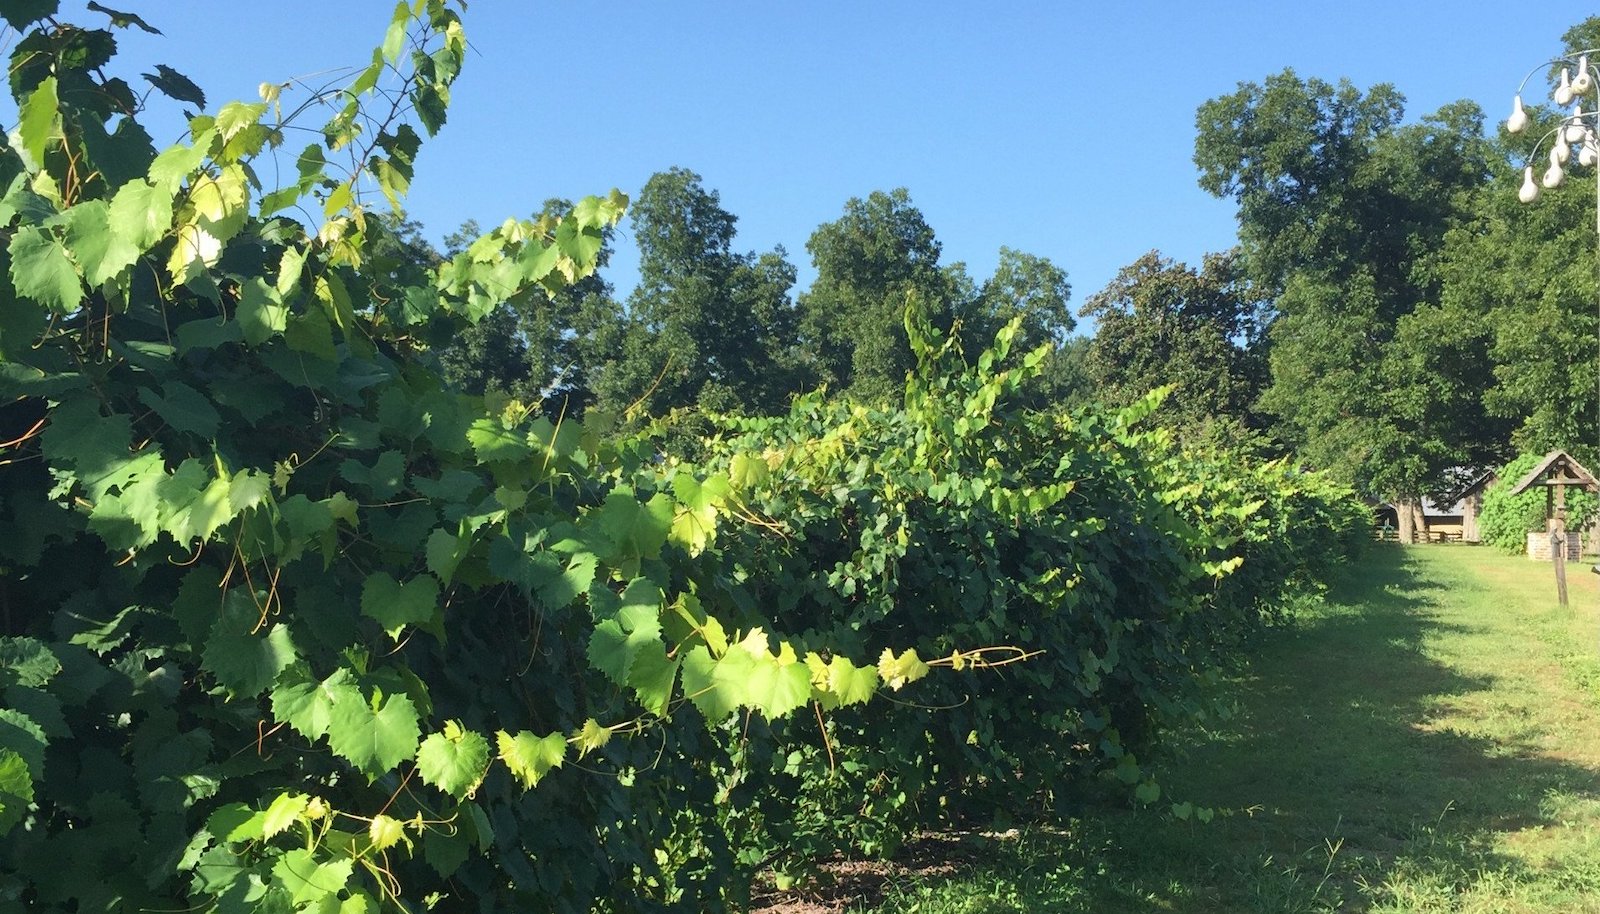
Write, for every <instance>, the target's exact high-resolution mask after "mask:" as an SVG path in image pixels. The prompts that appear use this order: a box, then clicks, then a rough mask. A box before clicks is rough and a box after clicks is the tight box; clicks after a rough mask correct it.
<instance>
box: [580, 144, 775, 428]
mask: <svg viewBox="0 0 1600 914" xmlns="http://www.w3.org/2000/svg"><path fill="white" fill-rule="evenodd" d="M631 217H632V220H633V229H634V234H635V237H636V238H637V240H638V244H639V285H638V287H637V288H636V289H635V290H634V292H633V294H632V295H631V296H629V298H628V301H627V307H626V309H625V310H623V311H622V312H620V313H617V314H616V315H615V316H614V317H613V318H612V319H609V320H608V319H606V316H605V315H604V314H598V313H596V312H595V311H594V310H593V309H591V310H590V311H589V312H588V318H587V319H586V321H585V324H586V326H585V333H584V334H583V336H582V337H581V341H580V347H581V348H582V350H583V351H584V352H585V353H586V354H587V357H586V362H587V364H589V365H591V366H593V370H594V372H595V376H596V377H595V391H596V398H597V400H598V402H599V403H600V405H601V406H602V407H605V408H607V409H610V410H623V409H626V408H628V407H630V406H633V405H635V404H637V405H638V406H639V407H640V408H642V409H644V410H646V411H647V412H649V413H651V414H659V413H662V412H665V411H667V410H670V409H672V408H674V407H681V406H692V405H698V406H703V407H707V408H710V409H714V410H718V411H724V412H745V413H757V414H769V413H775V412H778V411H781V410H782V409H784V408H785V407H786V405H787V402H788V397H789V395H790V394H791V393H792V392H794V391H795V390H797V389H799V388H801V387H802V386H803V385H804V378H805V374H804V372H803V371H802V369H801V366H800V364H799V360H798V359H799V357H798V355H797V351H796V328H797V321H798V315H797V313H796V311H795V307H794V304H793V302H792V300H791V299H790V297H789V294H790V290H791V289H792V287H793V286H794V281H795V270H794V267H793V265H791V264H790V263H789V262H788V260H787V258H786V255H785V253H784V251H783V249H782V248H778V249H777V250H774V251H770V252H767V253H764V254H754V253H739V252H736V251H735V250H734V249H733V241H734V236H735V224H736V223H737V221H738V219H737V217H736V216H734V215H733V214H732V213H730V212H728V211H727V210H726V209H723V208H722V204H721V201H720V198H719V197H718V195H717V192H716V191H714V190H708V189H706V188H705V187H704V185H703V184H702V183H701V179H700V176H699V175H697V174H695V173H694V172H692V171H689V170H687V169H683V168H672V169H670V170H668V171H664V172H660V173H658V174H656V175H653V176H652V177H651V178H650V180H649V181H648V182H646V184H645V186H644V189H643V190H641V191H640V192H639V195H638V198H637V200H636V202H635V203H634V205H633V208H632V210H631Z"/></svg>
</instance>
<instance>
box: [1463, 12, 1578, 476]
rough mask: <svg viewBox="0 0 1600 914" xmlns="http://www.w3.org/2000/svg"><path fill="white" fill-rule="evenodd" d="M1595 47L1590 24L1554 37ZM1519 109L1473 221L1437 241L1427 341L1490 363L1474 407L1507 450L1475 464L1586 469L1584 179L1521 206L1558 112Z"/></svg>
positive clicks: (1568, 49)
mask: <svg viewBox="0 0 1600 914" xmlns="http://www.w3.org/2000/svg"><path fill="white" fill-rule="evenodd" d="M1597 42H1600V17H1591V18H1589V19H1586V20H1584V21H1583V22H1581V23H1579V24H1578V25H1576V26H1574V27H1573V28H1572V29H1570V30H1568V31H1567V33H1566V34H1565V35H1564V36H1563V38H1562V43H1563V45H1564V51H1565V53H1566V54H1568V55H1574V56H1575V55H1576V53H1577V52H1578V51H1580V50H1582V49H1584V48H1590V47H1594V46H1595V45H1596V43H1597ZM1528 101H1529V102H1532V101H1533V99H1531V98H1529V99H1528ZM1529 112H1530V114H1531V115H1532V116H1533V121H1532V123H1531V124H1530V125H1529V127H1528V128H1527V129H1526V130H1525V131H1524V132H1523V133H1522V134H1520V135H1511V134H1507V133H1504V132H1502V133H1501V135H1500V137H1501V145H1500V146H1499V147H1498V153H1499V154H1498V155H1497V156H1496V157H1495V161H1494V165H1495V168H1494V179H1493V181H1492V182H1490V183H1487V184H1485V185H1484V186H1483V187H1481V188H1480V189H1479V191H1478V193H1477V194H1476V195H1475V196H1474V198H1473V202H1472V211H1473V217H1472V219H1471V220H1470V221H1468V222H1466V223H1465V224H1463V225H1462V226H1461V227H1460V228H1458V229H1457V230H1455V231H1453V232H1451V233H1450V235H1449V236H1448V239H1447V243H1446V246H1445V250H1444V254H1443V256H1442V257H1441V261H1440V267H1439V269H1440V273H1441V276H1442V278H1443V282H1444V296H1443V300H1442V302H1441V310H1442V311H1443V312H1444V314H1445V316H1443V317H1441V319H1440V320H1439V321H1438V324H1439V325H1440V330H1441V332H1440V334H1439V335H1438V336H1437V337H1436V338H1435V340H1439V339H1442V340H1449V339H1451V338H1452V336H1451V334H1452V333H1453V334H1455V335H1457V336H1459V335H1461V334H1463V333H1470V334H1471V335H1472V338H1473V340H1474V345H1475V350H1476V351H1475V352H1474V356H1475V357H1476V358H1477V359H1478V360H1479V362H1480V364H1489V365H1492V366H1493V368H1492V378H1493V381H1492V383H1491V384H1490V385H1489V386H1488V388H1487V389H1486V390H1485V391H1483V398H1482V400H1483V407H1484V410H1485V412H1486V413H1488V415H1489V416H1490V417H1491V418H1492V419H1493V420H1495V421H1498V422H1499V423H1501V425H1502V426H1503V428H1504V437H1507V438H1509V439H1510V445H1509V446H1508V447H1504V448H1502V449H1501V451H1500V452H1499V453H1498V454H1496V455H1494V456H1495V457H1496V458H1497V459H1491V460H1485V461H1483V462H1482V464H1481V465H1486V466H1492V465H1494V464H1496V463H1499V462H1501V461H1503V460H1505V459H1507V458H1509V457H1510V456H1511V455H1512V454H1513V453H1516V452H1524V453H1528V452H1531V453H1535V454H1542V453H1544V452H1546V451H1548V450H1550V449H1553V448H1563V449H1569V450H1571V451H1573V452H1574V453H1575V454H1576V455H1577V456H1578V457H1579V459H1580V460H1583V461H1585V462H1586V463H1587V462H1590V461H1594V460H1596V459H1600V440H1597V434H1600V416H1597V408H1600V402H1597V399H1600V378H1597V377H1596V373H1597V371H1600V343H1597V340H1596V334H1597V332H1600V327H1597V317H1600V315H1597V312H1596V309H1597V307H1600V306H1597V300H1600V286H1597V282H1596V271H1597V269H1600V239H1597V238H1596V232H1595V224H1594V223H1595V212H1594V201H1595V188H1594V186H1593V185H1592V184H1591V182H1592V181H1593V180H1594V179H1595V175H1594V174H1593V172H1592V171H1587V170H1585V169H1583V168H1581V167H1580V168H1577V169H1574V172H1575V173H1574V174H1572V175H1570V176H1569V178H1568V180H1567V181H1566V182H1565V183H1564V184H1563V185H1561V186H1559V187H1556V188H1551V189H1543V190H1542V191H1541V193H1540V196H1539V199H1538V200H1537V201H1535V202H1534V203H1532V204H1523V203H1521V202H1520V201H1519V200H1518V194H1517V191H1518V185H1519V184H1520V183H1521V182H1522V180H1523V173H1522V166H1523V163H1524V162H1525V161H1528V160H1529V159H1535V160H1539V161H1537V162H1536V166H1537V167H1536V173H1537V172H1542V171H1543V167H1544V166H1543V162H1542V160H1543V158H1544V156H1545V154H1546V153H1547V152H1548V150H1549V143H1548V140H1546V141H1544V142H1543V143H1541V142H1540V138H1541V137H1546V138H1547V137H1549V135H1550V131H1552V130H1553V129H1554V128H1555V127H1556V126H1557V124H1558V122H1559V121H1560V120H1561V119H1562V118H1563V117H1565V116H1566V115H1567V112H1566V111H1564V110H1553V109H1550V108H1548V107H1541V106H1536V105H1530V107H1529Z"/></svg>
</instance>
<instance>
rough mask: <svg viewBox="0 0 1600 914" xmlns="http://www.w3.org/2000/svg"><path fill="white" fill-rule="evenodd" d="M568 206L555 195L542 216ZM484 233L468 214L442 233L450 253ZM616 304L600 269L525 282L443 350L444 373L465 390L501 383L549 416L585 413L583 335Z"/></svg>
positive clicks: (589, 398) (607, 253) (601, 255)
mask: <svg viewBox="0 0 1600 914" xmlns="http://www.w3.org/2000/svg"><path fill="white" fill-rule="evenodd" d="M571 209H572V203H571V202H570V201H568V200H561V199H554V198H553V199H550V200H546V201H545V203H544V208H543V209H542V210H541V211H540V213H539V216H538V218H539V219H543V220H546V221H548V220H551V219H554V218H556V217H557V216H558V215H559V214H561V213H566V212H570V211H571ZM480 234H481V229H480V228H479V226H478V224H477V222H475V221H473V220H470V219H469V220H468V221H467V222H465V223H463V224H462V225H461V226H460V227H459V228H458V229H457V230H456V231H455V232H452V233H451V234H450V235H447V236H445V239H444V243H445V254H446V256H448V257H455V256H457V255H460V254H463V253H466V252H467V245H468V244H469V243H471V241H472V240H473V239H476V238H477V237H478V236H479V235H480ZM612 234H613V231H612V230H611V229H610V228H607V229H606V231H605V233H604V236H603V240H602V243H601V247H600V250H599V251H598V253H597V254H596V264H597V266H598V267H599V268H602V269H603V268H604V267H605V265H606V264H607V263H608V262H609V261H610V259H611V240H612ZM437 256H438V255H435V257H437ZM468 256H469V257H470V256H471V255H470V254H468ZM617 310H618V308H617V304H616V301H615V299H614V298H613V297H612V292H611V285H610V283H608V282H606V281H605V279H604V278H603V277H602V276H601V275H600V274H599V273H598V272H596V273H592V274H590V275H588V276H584V277H582V278H580V279H578V280H577V281H576V282H573V283H571V284H570V285H568V286H565V287H563V288H561V289H558V290H556V291H554V292H552V291H549V290H547V289H545V288H543V287H534V288H532V289H528V290H524V291H523V292H522V294H520V295H517V296H515V297H513V298H512V299H510V300H509V301H507V302H505V303H503V304H501V305H499V306H497V307H496V308H495V309H494V310H493V311H491V312H490V313H489V314H487V315H486V316H485V317H484V318H483V319H482V320H480V321H479V322H478V323H476V324H474V325H473V326H471V327H469V328H467V329H466V330H465V331H463V332H462V333H460V334H458V335H456V336H455V337H453V338H452V339H451V340H450V342H449V344H448V346H447V347H446V348H445V349H444V350H443V351H442V352H441V353H440V360H441V362H442V364H443V366H444V372H445V379H446V380H447V381H449V382H450V383H451V384H452V385H454V386H456V387H458V388H459V389H461V390H464V391H466V392H468V393H474V394H480V393H485V392H489V391H496V392H500V393H505V394H508V395H510V396H512V397H515V398H516V399H519V400H523V401H529V402H535V403H539V404H541V408H542V411H543V412H545V413H546V414H548V415H551V416H557V415H563V414H565V415H573V416H578V415H582V414H583V412H584V410H585V409H586V408H587V407H588V406H590V405H591V404H592V403H593V402H594V392H593V390H592V389H591V381H590V374H591V369H590V365H589V364H588V362H587V360H586V353H585V351H584V338H585V337H586V336H589V335H592V334H593V332H594V326H595V324H596V323H597V322H601V321H605V320H610V319H613V317H614V315H615V314H616V312H617Z"/></svg>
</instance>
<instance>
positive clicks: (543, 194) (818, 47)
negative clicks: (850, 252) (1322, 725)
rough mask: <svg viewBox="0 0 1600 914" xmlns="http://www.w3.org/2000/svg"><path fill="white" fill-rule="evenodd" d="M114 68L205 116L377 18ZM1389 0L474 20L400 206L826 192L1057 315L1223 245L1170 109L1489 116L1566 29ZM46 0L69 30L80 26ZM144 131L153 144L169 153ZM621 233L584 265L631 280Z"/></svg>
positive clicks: (159, 1) (1527, 18) (220, 30)
mask: <svg viewBox="0 0 1600 914" xmlns="http://www.w3.org/2000/svg"><path fill="white" fill-rule="evenodd" d="M109 5H111V6H115V7H124V8H127V9H129V10H130V11H134V12H138V13H140V14H141V15H143V16H144V17H145V18H146V19H147V20H148V21H150V22H151V24H153V25H155V26H157V27H158V28H160V29H162V30H163V31H164V32H165V37H149V38H146V37H145V36H143V35H140V34H138V33H123V35H124V36H125V37H124V40H123V57H122V59H121V64H120V67H121V70H122V72H124V73H126V74H127V75H133V74H136V73H137V72H139V70H138V69H134V68H135V67H138V68H146V69H147V68H149V67H150V66H151V65H153V64H155V63H166V64H169V65H171V66H173V67H175V68H176V69H178V70H180V71H182V72H184V73H185V74H187V75H189V76H190V77H192V78H193V79H194V80H195V81H196V82H198V83H199V84H200V85H201V86H202V87H203V88H204V89H205V90H206V91H207V93H208V95H209V96H210V98H211V100H212V102H213V104H214V105H215V104H216V103H217V102H220V101H222V100H226V99H230V98H248V99H252V100H254V99H255V97H256V86H257V84H258V83H260V82H261V81H263V80H284V79H287V78H290V77H294V76H301V75H305V74H311V73H315V72H319V71H327V70H329V69H332V68H338V67H341V66H349V65H360V64H363V63H365V61H366V60H367V59H368V57H369V55H370V53H371V48H372V47H373V46H375V45H376V44H377V43H378V42H379V41H380V40H381V39H382V36H383V31H384V28H385V25H386V24H387V21H388V17H389V12H390V10H391V9H392V8H393V4H392V2H390V0H322V2H316V3H312V2H303V0H279V2H268V3H243V2H237V0H209V2H199V0H190V2H177V0H154V2H143V3H135V2H134V0H122V2H121V3H111V4H109ZM1517 6H1520V5H1514V4H1507V3H1493V4H1491V3H1480V2H1474V0H1467V2H1450V3H1436V2H1428V3H1417V2H1400V0H1389V2H1365V0H1363V2H1301V3H1295V4H1289V3H1279V2H1273V3H1268V2H1228V3H1221V2H1217V3H1205V2H1137V0H1135V2H1121V3H1118V2H1101V3H1095V4H1086V3H1078V2H1058V3H1045V2H1034V3H1005V2H988V3H970V2H969V3H946V2H927V0H924V2H883V3H861V2H855V3H845V2H817V3H795V2H789V3H780V2H749V0H746V2H706V3H688V2H674V3H668V2H655V3H643V2H590V3H560V4H557V3H546V2H539V3H527V2H509V0H474V2H473V3H472V4H471V6H470V8H469V9H468V11H467V12H466V14H465V16H464V21H465V25H466V32H467V36H468V39H469V41H470V42H471V43H472V45H473V47H474V49H475V53H473V54H472V55H471V57H470V59H469V62H468V66H467V69H466V71H465V73H464V74H463V75H462V77H461V79H460V80H459V81H458V82H457V84H456V87H455V90H454V100H453V104H452V107H451V112H450V122H449V124H448V125H447V126H446V127H445V129H444V131H443V132H442V133H441V134H440V136H438V137H437V138H435V139H434V140H433V141H431V142H430V143H428V144H427V145H425V147H424V149H423V152H422V154H421V156H420V157H419V161H418V168H417V176H416V180H415V182H414V184H413V193H412V196H411V199H410V202H409V214H410V215H411V216H412V217H414V218H416V219H419V220H420V221H422V222H423V223H424V225H425V226H426V227H427V229H428V234H429V235H430V236H432V237H434V238H435V239H437V238H439V237H440V236H442V235H444V234H445V233H447V232H449V231H450V230H451V229H453V228H454V227H455V226H456V225H458V224H459V223H460V222H461V221H463V220H464V219H467V218H474V219H477V220H478V221H479V222H480V223H483V224H485V225H490V224H494V223H497V222H499V221H500V220H501V219H503V218H504V217H506V216H510V215H527V214H529V213H530V212H532V211H534V210H537V209H538V207H539V205H540V203H541V201H543V200H544V199H545V198H547V197H551V196H565V197H579V196H582V195H584V194H588V193H604V192H605V191H607V190H609V189H610V188H612V187H619V188H621V189H622V190H624V191H626V192H629V193H632V192H633V191H635V190H637V189H638V187H639V186H640V185H642V184H643V183H644V181H645V179H646V178H648V177H649V175H650V174H651V173H653V172H655V171H659V170H662V169H665V168H667V167H670V166H673V165H681V166H684V167H687V168H690V169H693V170H695V171H697V172H698V173H700V174H701V175H702V176H703V178H704V181H705V184H706V186H708V187H710V188H713V189H715V190H717V191H719V192H720V194H721V197H722V203H723V206H724V207H725V208H726V209H728V210H729V211H731V212H733V213H734V214H735V215H737V216H738V217H739V238H738V241H737V244H738V246H739V247H740V248H741V249H746V250H767V249H770V248H772V247H773V246H775V245H779V244H781V245H783V246H785V247H786V248H787V249H788V251H789V255H790V259H791V260H792V261H794V262H795V263H796V264H797V266H799V268H800V270H801V284H802V287H803V285H804V284H805V283H806V282H808V281H809V278H810V276H811V272H810V264H809V258H808V257H807V256H806V253H805V242H806V239H807V238H808V237H809V236H810V234H811V232H812V231H813V230H814V229H815V228H816V227H817V225H819V224H820V223H823V222H826V221H829V220H832V219H835V218H837V217H838V215H839V214H840V212H841V210H842V207H843V205H844V202H845V201H846V199H848V198H849V197H852V196H864V195H866V194H868V193H870V192H871V191H873V190H879V189H884V190H887V189H891V188H894V187H902V186H903V187H906V188H908V189H909V190H910V192H911V196H912V200H913V201H914V202H915V203H916V205H917V206H918V207H919V208H920V209H921V210H922V211H923V213H924V214H925V216H926V217H927V219H928V221H929V223H930V224H931V225H932V226H933V228H934V229H935V231H936V232H937V234H938V237H939V239H940V241H941V242H942V243H943V245H944V260H945V262H951V261H964V262H965V263H966V264H967V265H968V268H969V270H970V271H971V272H972V274H973V275H974V277H975V278H977V279H979V280H981V279H982V278H983V277H985V276H986V275H987V274H988V273H989V272H990V271H991V270H992V269H993V266H994V263H995V258H996V253H997V251H998V249H999V248H1000V246H1001V245H1007V246H1010V247H1013V248H1018V249H1021V250H1024V251H1028V252H1030V253H1034V254H1038V255H1042V256H1047V257H1049V258H1051V259H1052V260H1054V261H1055V262H1056V263H1057V264H1058V265H1060V266H1061V267H1063V268H1064V269H1066V271H1067V273H1068V275H1069V277H1070V279H1071V281H1072V285H1073V304H1074V307H1076V306H1078V305H1081V304H1082V302H1083V301H1084V300H1085V299H1086V298H1087V297H1088V296H1089V295H1091V294H1093V293H1094V292H1095V291H1097V290H1099V289H1100V288H1102V287H1104V286H1105V284H1106V283H1107V282H1108V281H1110V279H1111V278H1112V277H1113V276H1114V275H1115V274H1116V271H1117V270H1118V269H1119V268H1120V267H1121V266H1123V265H1125V264H1127V263H1129V262H1131V261H1133V260H1134V259H1135V258H1137V257H1138V256H1139V255H1140V254H1142V253H1144V252H1145V251H1148V250H1150V249H1152V248H1156V249H1159V250H1161V251H1162V252H1163V253H1165V254H1167V255H1168V256H1171V257H1175V258H1177V259H1179V260H1184V261H1188V262H1191V263H1197V262H1198V261H1199V259H1200V257H1201V255H1202V254H1204V253H1205V252H1207V251H1214V250H1221V249H1225V248H1227V247H1229V246H1231V245H1232V244H1233V242H1234V220H1233V207H1232V205H1231V204H1230V203H1229V202H1227V201H1221V200H1217V199H1214V198H1212V197H1210V196H1209V195H1207V194H1206V193H1205V192H1203V191H1201V190H1200V189H1199V187H1198V186H1197V185H1196V183H1195V169H1194V165H1193V162H1192V160H1191V156H1192V154H1193V142H1194V112H1195V109H1196V107H1197V106H1199V105H1200V104H1201V103H1202V102H1204V101H1205V100H1206V99H1208V98H1212V97H1215V96H1217V95H1221V94H1225V93H1228V92H1231V91H1233V90H1234V89H1235V88H1236V86H1237V84H1238V83H1239V82H1241V81H1258V80H1260V79H1262V78H1263V77H1265V76H1267V75H1268V74H1271V73H1274V72H1277V71H1279V70H1281V69H1282V68H1284V67H1286V66H1293V67H1294V68H1295V69H1296V70H1297V72H1299V73H1300V74H1301V75H1302V76H1318V77H1322V78H1325V79H1328V80H1330V81H1332V80H1336V79H1338V78H1339V77H1349V78H1350V79H1351V80H1352V81H1353V82H1355V83H1356V84H1357V85H1358V86H1361V87H1363V88H1365V87H1367V86H1370V85H1372V84H1373V83H1377V82H1391V83H1393V84H1395V85H1396V86H1397V87H1398V88H1399V89H1400V91H1401V92H1402V93H1404V94H1405V96H1406V97H1407V100H1408V106H1407V115H1408V117H1413V118H1414V117H1418V116H1421V115H1422V114H1425V113H1427V112H1430V111H1433V110H1434V109H1436V108H1438V107H1439V106H1440V105H1442V104H1444V103H1446V102H1449V101H1453V100H1455V99H1459V98H1468V99H1472V100H1475V101H1478V102H1479V103H1480V104H1482V105H1483V106H1484V108H1485V109H1486V112H1487V114H1488V116H1489V117H1490V118H1491V120H1492V119H1499V118H1503V117H1504V116H1505V114H1506V113H1507V110H1508V108H1509V104H1510V98H1511V95H1512V94H1513V92H1514V91H1515V90H1516V87H1517V84H1518V83H1519V81H1520V80H1521V79H1522V77H1523V76H1524V75H1525V74H1526V73H1527V72H1528V70H1529V69H1531V68H1533V67H1534V66H1536V65H1538V64H1540V63H1541V62H1542V61H1544V60H1546V59H1547V58H1548V57H1549V56H1550V55H1552V54H1553V53H1555V52H1556V51H1557V50H1558V49H1559V37H1560V35H1561V33H1562V32H1563V31H1565V30H1566V28H1567V27H1569V26H1570V25H1572V24H1573V23H1575V22H1576V21H1577V20H1578V18H1580V17H1581V16H1582V15H1583V13H1582V11H1581V10H1578V9H1576V8H1572V7H1565V8H1563V7H1562V6H1561V5H1558V4H1538V5H1532V4H1530V5H1528V6H1526V7H1522V8H1520V9H1517V8H1516V7H1517ZM80 11H81V5H80V4H78V3H75V2H70V0H68V2H64V3H63V12H64V14H66V16H67V18H69V19H72V20H75V21H81V22H94V21H97V20H98V19H99V17H98V16H97V15H95V14H88V13H81V12H80ZM176 129H177V128H176V124H175V122H174V124H173V128H172V135H171V136H170V137H168V136H163V135H162V134H161V133H160V132H159V131H158V132H157V139H158V140H163V139H169V138H175V136H176ZM634 260H635V257H634V256H633V254H632V251H631V242H630V241H629V240H628V239H627V238H626V237H624V238H623V239H622V240H621V242H620V250H619V255H618V258H617V261H616V264H615V266H614V268H613V269H612V270H611V271H610V272H609V275H610V277H611V279H612V281H613V282H614V283H615V284H616V285H617V286H618V287H619V289H620V290H622V291H626V290H627V288H629V287H630V286H631V285H632V283H633V279H634V275H635V273H634V271H633V262H634Z"/></svg>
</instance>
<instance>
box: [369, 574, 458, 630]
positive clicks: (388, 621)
mask: <svg viewBox="0 0 1600 914" xmlns="http://www.w3.org/2000/svg"><path fill="white" fill-rule="evenodd" d="M361 612H362V614H363V615H366V616H368V617H370V618H373V619H376V620H377V621H378V624H379V625H382V626H383V630H384V631H386V632H388V633H389V637H391V638H393V639H395V640H396V641H398V640H400V633H401V632H402V631H404V630H405V627H406V626H407V625H422V626H426V625H429V624H431V623H433V622H434V621H435V618H436V617H437V616H438V614H439V581H438V579H436V578H434V577H433V576H432V575H427V574H422V575H418V576H417V577H414V578H412V579H411V580H409V581H406V582H405V583H403V584H402V583H401V582H399V581H396V580H395V579H394V577H393V576H391V575H390V574H389V573H388V572H387V571H380V572H378V573H376V574H373V575H371V576H369V577H368V578H367V582H366V584H365V586H363V587H362V588H361Z"/></svg>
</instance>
